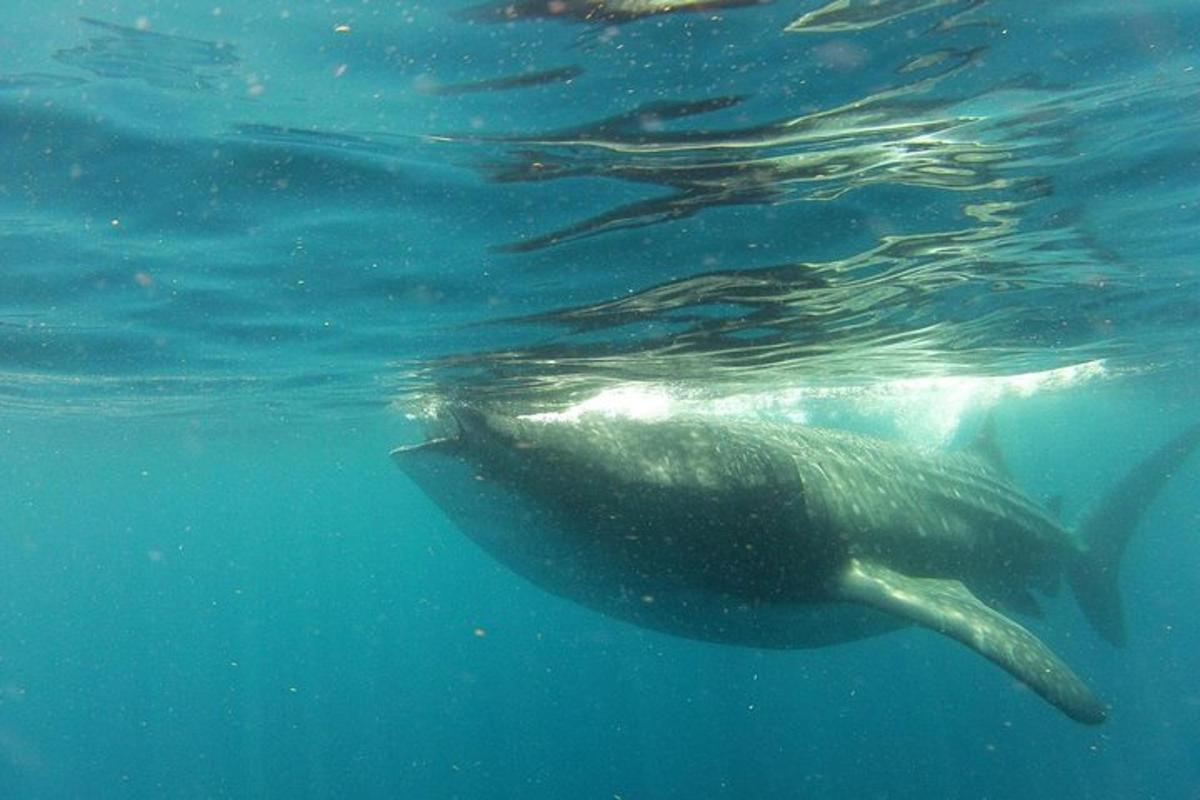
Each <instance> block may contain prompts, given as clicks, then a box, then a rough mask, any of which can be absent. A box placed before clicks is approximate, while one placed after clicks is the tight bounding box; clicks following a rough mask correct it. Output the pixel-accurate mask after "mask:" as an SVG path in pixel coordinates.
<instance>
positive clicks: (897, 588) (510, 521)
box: [393, 404, 1200, 724]
mask: <svg viewBox="0 0 1200 800" xmlns="http://www.w3.org/2000/svg"><path fill="white" fill-rule="evenodd" d="M439 416H440V422H439V424H440V426H441V427H442V428H443V429H444V430H443V431H441V433H444V434H445V435H439V436H434V437H432V438H430V439H429V440H428V441H426V442H424V443H422V444H418V445H415V446H410V447H402V448H399V449H397V450H395V451H394V452H393V458H394V459H395V461H396V463H397V464H398V465H399V467H400V468H401V469H402V470H403V471H404V472H405V473H407V475H408V476H409V477H410V478H411V479H412V480H413V481H414V482H415V483H416V484H417V485H418V486H419V487H420V488H421V489H422V490H423V491H424V492H425V493H426V494H427V495H429V496H430V498H431V499H432V500H433V501H434V502H435V503H436V504H437V505H438V506H439V507H440V508H441V509H442V510H443V511H444V512H445V513H446V515H447V516H448V517H449V518H450V519H451V521H453V522H454V523H455V524H457V525H458V526H459V527H460V528H462V529H463V531H464V532H465V533H466V534H467V535H468V536H470V537H471V538H472V539H474V540H475V541H476V542H477V543H478V544H479V545H480V546H482V547H483V549H484V550H485V551H487V552H488V553H489V554H490V555H491V556H493V557H494V558H496V559H497V560H499V561H500V562H502V563H504V564H505V565H507V566H508V567H509V568H510V569H512V570H513V571H515V572H517V573H519V574H520V575H522V576H524V577H525V578H527V579H529V580H530V581H532V582H533V583H535V584H537V585H538V586H540V587H542V588H544V589H546V590H548V591H550V592H553V593H555V594H558V595H561V596H563V597H566V598H569V599H571V600H574V601H576V602H579V603H581V604H583V605H585V606H588V607H590V608H593V609H596V610H598V611H600V612H602V613H604V614H607V615H610V616H612V617H616V618H619V619H622V620H626V621H628V622H631V623H634V624H636V625H640V626H644V627H647V628H653V629H657V630H660V631H665V632H668V633H672V634H676V635H680V636H685V637H690V638H695V639H701V640H707V641H715V642H725V643H731V644H738V645H746V646H752V647H763V648H804V647H820V646H825V645H830V644H835V643H838V642H844V641H850V640H854V639H860V638H864V637H868V636H874V635H877V634H881V633H884V632H887V631H891V630H894V629H897V628H901V627H904V626H907V625H914V624H915V625H918V626H923V627H925V628H928V629H931V630H933V631H936V632H937V633H940V634H943V635H945V636H947V637H950V638H952V639H956V640H958V641H959V642H962V643H963V644H965V645H966V646H968V647H970V648H972V649H974V650H975V651H977V652H978V653H980V654H982V655H983V656H985V657H987V658H988V659H990V660H991V661H993V662H995V663H996V664H998V665H999V666H1000V667H1002V668H1003V669H1005V670H1007V671H1008V672H1009V673H1010V674H1012V675H1013V676H1015V677H1016V678H1017V679H1018V680H1020V681H1022V682H1023V683H1024V684H1026V685H1027V686H1028V687H1029V688H1031V689H1032V690H1033V691H1035V692H1036V693H1037V694H1039V695H1041V696H1042V697H1043V698H1044V699H1045V700H1047V701H1048V702H1050V703H1051V704H1053V705H1054V706H1056V707H1057V708H1058V709H1060V710H1061V711H1063V712H1064V713H1065V714H1067V715H1068V716H1069V717H1071V718H1072V719H1075V720H1078V721H1080V722H1083V723H1089V724H1095V723H1100V722H1102V721H1103V720H1104V719H1105V717H1106V707H1105V705H1104V704H1102V703H1101V702H1100V701H1099V700H1098V699H1097V698H1096V696H1095V695H1094V694H1093V693H1092V691H1091V690H1090V689H1089V688H1088V686H1087V685H1086V684H1085V683H1084V682H1083V681H1082V680H1081V679H1080V678H1079V677H1078V676H1077V675H1076V674H1075V673H1074V672H1073V671H1072V670H1071V668H1070V667H1069V666H1067V664H1066V663H1064V662H1063V661H1062V659H1060V658H1059V657H1058V656H1057V655H1055V653H1054V652H1053V651H1052V650H1051V649H1050V648H1049V647H1048V646H1047V645H1046V644H1044V643H1043V642H1042V641H1041V639H1039V638H1038V637H1037V636H1035V635H1034V634H1033V633H1032V632H1030V631H1029V630H1028V629H1026V628H1025V627H1024V626H1022V625H1021V624H1019V623H1018V622H1016V621H1015V620H1014V619H1013V618H1012V616H1010V614H1011V613H1013V612H1025V613H1036V612H1037V610H1038V600H1037V597H1036V595H1037V594H1053V593H1055V592H1056V590H1057V587H1058V586H1059V585H1060V583H1062V582H1064V581H1065V582H1066V583H1068V584H1069V585H1070V586H1071V587H1072V588H1073V590H1074V593H1075V595H1076V597H1077V599H1078V601H1079V603H1080V606H1081V607H1082V609H1083V612H1084V615H1085V617H1086V618H1087V619H1088V620H1089V621H1090V622H1091V624H1092V625H1093V627H1094V628H1095V629H1096V630H1097V632H1098V633H1099V634H1100V635H1101V636H1102V637H1103V638H1105V639H1107V640H1108V641H1110V642H1112V643H1114V644H1120V643H1122V642H1123V640H1124V636H1125V631H1124V622H1123V619H1122V613H1121V604H1120V599H1119V597H1118V584H1117V573H1118V568H1119V564H1120V560H1121V554H1122V552H1123V551H1124V549H1125V545H1126V543H1127V542H1128V540H1129V537H1130V535H1131V534H1132V533H1133V531H1134V529H1135V528H1136V527H1137V525H1138V522H1139V521H1140V519H1141V517H1142V515H1143V512H1144V511H1145V510H1146V508H1147V507H1148V506H1149V505H1150V503H1151V502H1152V501H1153V499H1154V497H1155V496H1156V494H1157V493H1158V491H1159V490H1160V489H1161V488H1162V487H1163V486H1164V485H1165V483H1166V482H1167V480H1168V479H1169V478H1170V476H1171V474H1172V473H1173V472H1174V471H1176V470H1177V468H1178V467H1179V466H1180V465H1181V464H1182V463H1183V461H1184V460H1185V459H1186V458H1187V457H1188V455H1189V454H1190V453H1191V452H1192V451H1193V449H1195V447H1196V446H1197V444H1198V443H1200V424H1197V425H1194V426H1191V427H1189V428H1188V429H1186V430H1185V431H1183V432H1182V433H1180V434H1178V435H1177V436H1175V437H1174V438H1173V439H1171V440H1170V441H1168V442H1167V443H1166V444H1164V445H1162V446H1161V447H1159V448H1158V449H1157V450H1156V451H1154V452H1153V453H1151V454H1150V455H1148V456H1147V457H1146V458H1145V459H1144V460H1143V461H1142V462H1141V463H1140V464H1138V465H1137V466H1135V467H1134V468H1133V469H1132V470H1131V471H1130V472H1129V473H1128V476H1127V477H1126V478H1125V479H1124V480H1122V481H1120V482H1118V484H1117V485H1116V486H1114V487H1113V488H1112V489H1111V490H1110V491H1109V492H1108V493H1107V495H1106V496H1105V497H1104V498H1102V499H1101V501H1100V502H1099V503H1098V504H1096V505H1095V507H1094V510H1093V511H1092V512H1091V513H1090V514H1089V515H1087V516H1086V517H1085V519H1084V520H1083V522H1082V524H1081V525H1079V526H1078V528H1077V529H1076V530H1074V531H1069V530H1067V528H1066V527H1065V526H1064V525H1063V524H1062V523H1061V522H1060V521H1059V520H1058V519H1057V518H1056V516H1055V515H1054V514H1053V513H1051V512H1050V511H1049V510H1047V509H1045V508H1042V507H1041V506H1039V505H1038V504H1037V503H1035V502H1033V501H1032V500H1031V499H1030V498H1029V497H1028V496H1026V495H1025V494H1024V493H1023V492H1022V491H1021V490H1020V489H1018V488H1017V487H1016V485H1015V484H1014V483H1013V482H1012V480H1011V479H1010V478H1009V477H1008V475H1007V473H1006V471H1005V469H1004V466H1003V464H1002V461H1001V458H1000V456H999V451H998V449H997V448H996V447H995V444H994V440H993V439H992V437H991V436H990V435H984V436H983V437H982V438H981V440H980V441H979V442H978V443H977V444H976V446H974V447H972V448H968V449H967V450H964V451H961V452H956V453H944V454H930V453H925V452H921V451H918V450H916V449H913V448H909V447H907V446H904V445H902V444H899V443H895V442H890V441H885V440H881V439H876V438H871V437H867V436H861V435H857V434H853V433H849V432H844V431H840V430H832V429H822V428H817V427H809V426H804V425H789V424H778V423H770V422H761V421H747V420H733V419H723V418H717V417H710V416H699V415H697V416H676V417H670V418H661V419H637V418H622V417H613V416H607V415H598V414H595V415H584V416H581V417H578V418H574V419H549V418H545V417H535V416H524V417H523V416H519V415H516V414H512V413H508V412H505V411H501V410H497V409H492V408H488V407H485V406H472V405H467V404H461V405H449V406H447V408H446V409H445V410H444V412H443V413H441V414H440V415H439ZM988 428H990V426H988Z"/></svg>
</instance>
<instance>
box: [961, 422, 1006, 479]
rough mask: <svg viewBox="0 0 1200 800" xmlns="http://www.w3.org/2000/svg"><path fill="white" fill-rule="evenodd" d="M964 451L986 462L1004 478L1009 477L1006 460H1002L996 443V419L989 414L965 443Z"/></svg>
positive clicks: (1002, 457) (1001, 454) (1002, 455)
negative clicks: (967, 443)
mask: <svg viewBox="0 0 1200 800" xmlns="http://www.w3.org/2000/svg"><path fill="white" fill-rule="evenodd" d="M966 452H968V453H970V454H971V455H973V456H975V457H976V458H977V459H979V460H980V461H982V462H983V463H984V464H987V465H988V466H989V467H991V468H992V469H993V470H995V471H996V472H997V473H998V474H1000V475H1003V476H1004V477H1006V478H1009V477H1011V473H1010V472H1009V469H1008V462H1006V461H1005V460H1004V453H1003V452H1001V450H1000V445H998V444H997V443H996V419H995V417H993V416H992V415H991V414H989V415H988V416H987V418H986V419H984V421H983V427H982V428H980V429H979V433H978V434H977V435H976V436H975V439H974V441H972V442H971V443H970V444H969V445H967V447H966Z"/></svg>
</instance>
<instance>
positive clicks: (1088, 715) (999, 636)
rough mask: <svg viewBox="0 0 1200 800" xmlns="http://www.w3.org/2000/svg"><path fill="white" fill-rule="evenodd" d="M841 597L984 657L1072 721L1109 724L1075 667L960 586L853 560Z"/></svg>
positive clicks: (848, 569)
mask: <svg viewBox="0 0 1200 800" xmlns="http://www.w3.org/2000/svg"><path fill="white" fill-rule="evenodd" d="M839 585H840V594H841V596H842V597H843V598H845V599H846V600H852V601H855V602H859V603H862V604H864V605H868V606H872V607H874V608H877V609H880V610H881V611H886V612H889V613H891V614H895V615H897V616H900V617H903V618H905V619H908V620H912V621H913V622H915V623H917V624H918V625H923V626H925V627H927V628H930V629H932V630H935V631H937V632H938V633H942V634H945V635H946V636H950V637H952V638H954V639H957V640H959V641H960V642H962V643H963V644H965V645H967V646H968V647H971V648H973V649H974V650H976V651H978V652H979V653H982V654H983V655H985V656H987V657H988V658H989V659H991V660H992V661H994V662H995V663H997V664H999V665H1000V666H1001V667H1003V668H1004V669H1006V670H1008V672H1009V673H1011V674H1012V675H1014V676H1015V677H1016V678H1018V679H1019V680H1021V681H1022V682H1023V683H1025V684H1026V685H1027V686H1029V687H1030V688H1031V689H1033V690H1034V691H1035V692H1037V693H1038V694H1040V695H1041V696H1042V697H1044V698H1045V699H1046V700H1047V701H1049V702H1050V703H1051V704H1053V705H1054V706H1057V707H1058V708H1059V709H1060V710H1062V711H1063V713H1065V714H1066V715H1067V716H1069V717H1070V718H1071V719H1074V720H1077V721H1079V722H1085V723H1088V724H1097V723H1100V722H1103V721H1104V717H1105V711H1104V706H1102V705H1101V704H1100V702H1099V701H1098V700H1096V698H1095V697H1094V696H1093V695H1092V693H1091V690H1089V689H1088V687H1087V686H1086V685H1085V684H1084V683H1083V681H1081V680H1080V679H1079V678H1078V676H1076V675H1075V673H1074V672H1072V671H1071V668H1070V667H1068V666H1067V665H1066V664H1065V663H1063V661H1062V660H1061V659H1060V658H1059V657H1058V656H1056V655H1054V653H1053V652H1051V651H1050V648H1048V647H1046V645H1044V644H1043V643H1042V642H1041V641H1040V640H1039V639H1038V638H1037V637H1036V636H1034V635H1033V634H1032V633H1030V632H1029V631H1027V630H1025V628H1023V627H1021V626H1020V625H1018V624H1017V623H1016V622H1013V621H1012V620H1010V619H1009V618H1008V617H1006V616H1004V615H1003V614H1001V613H1000V612H998V611H996V610H994V609H992V608H989V607H988V606H987V605H985V604H984V603H982V602H980V600H979V599H978V598H977V597H975V595H973V594H971V593H970V592H969V591H967V588H966V587H965V586H963V585H962V584H961V583H959V582H958V581H954V580H941V579H937V578H912V577H909V576H907V575H902V574H900V573H898V572H895V571H893V570H890V569H888V568H887V567H883V566H880V565H878V564H873V563H869V562H865V561H860V560H858V559H852V560H851V561H850V564H849V566H848V567H847V569H846V571H845V572H844V573H843V574H842V577H841V581H840V584H839Z"/></svg>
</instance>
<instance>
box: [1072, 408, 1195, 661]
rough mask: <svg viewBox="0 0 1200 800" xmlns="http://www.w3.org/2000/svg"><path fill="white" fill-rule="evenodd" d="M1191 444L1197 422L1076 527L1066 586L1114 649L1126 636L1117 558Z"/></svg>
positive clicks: (1131, 474)
mask: <svg viewBox="0 0 1200 800" xmlns="http://www.w3.org/2000/svg"><path fill="white" fill-rule="evenodd" d="M1197 445H1200V423H1197V424H1195V425H1192V426H1191V427H1189V428H1187V429H1186V430H1184V431H1183V432H1182V433H1180V434H1179V435H1177V436H1176V437H1175V438H1173V439H1171V440H1170V441H1169V442H1167V443H1166V444H1164V445H1163V446H1162V447H1160V448H1158V450H1156V451H1154V452H1153V453H1151V454H1150V455H1149V456H1147V457H1146V458H1145V459H1144V460H1143V461H1142V462H1141V463H1139V464H1138V465H1137V466H1136V467H1134V468H1133V469H1132V470H1130V471H1129V473H1128V474H1127V475H1126V476H1125V478H1124V479H1122V480H1121V481H1120V482H1119V483H1117V485H1116V486H1114V487H1112V488H1111V489H1110V490H1109V491H1108V493H1107V494H1105V496H1104V497H1103V498H1102V499H1101V501H1100V502H1099V503H1098V504H1097V505H1096V506H1095V507H1094V508H1093V509H1092V510H1091V512H1090V513H1089V514H1088V516H1087V517H1086V518H1085V519H1084V521H1083V524H1082V525H1080V526H1079V538H1080V540H1081V543H1082V545H1083V551H1082V552H1081V554H1080V557H1079V558H1078V559H1077V560H1076V562H1075V564H1073V565H1072V568H1071V570H1070V572H1069V577H1070V581H1071V587H1072V588H1073V589H1074V591H1075V597H1076V598H1077V599H1078V600H1079V605H1080V607H1081V608H1082V609H1083V614H1084V616H1085V617H1087V619H1088V622H1090V623H1091V625H1092V627H1093V628H1095V630H1096V632H1097V633H1099V634H1100V636H1102V637H1103V638H1104V639H1105V640H1107V641H1109V642H1111V643H1112V644H1114V645H1116V646H1118V647H1120V646H1121V645H1123V644H1125V638H1126V634H1125V615H1124V610H1123V607H1122V604H1121V593H1120V586H1119V577H1120V567H1121V557H1122V556H1123V555H1124V553H1125V547H1126V545H1127V544H1128V543H1129V538H1130V536H1132V535H1133V532H1134V530H1135V529H1136V528H1137V526H1138V523H1140V522H1141V519H1142V517H1143V516H1144V515H1145V512H1146V509H1148V508H1149V507H1150V504H1151V503H1153V502H1154V500H1155V498H1157V497H1158V494H1159V492H1160V491H1162V488H1163V487H1164V486H1165V485H1166V484H1167V481H1168V480H1170V478H1171V476H1172V475H1173V474H1174V473H1175V472H1176V471H1177V470H1178V469H1179V467H1180V465H1181V464H1183V462H1184V461H1185V460H1186V459H1187V457H1188V456H1189V455H1191V453H1192V451H1193V450H1195V449H1196V446H1197Z"/></svg>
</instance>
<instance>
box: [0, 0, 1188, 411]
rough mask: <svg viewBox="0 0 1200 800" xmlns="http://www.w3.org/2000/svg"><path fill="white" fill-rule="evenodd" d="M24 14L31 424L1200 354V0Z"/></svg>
mask: <svg viewBox="0 0 1200 800" xmlns="http://www.w3.org/2000/svg"><path fill="white" fill-rule="evenodd" d="M18 5H19V6H21V8H19V9H15V10H14V11H13V13H24V12H25V11H28V15H27V16H28V17H29V19H30V20H31V21H30V22H29V23H27V24H25V25H23V26H22V27H21V28H20V29H19V30H16V29H15V30H12V31H9V32H8V33H6V34H5V35H4V36H5V40H6V45H7V46H6V53H7V55H6V57H5V60H4V62H3V64H2V65H0V67H2V68H3V69H4V73H3V74H2V75H0V136H2V137H3V139H4V142H5V145H6V146H5V148H4V150H3V154H2V156H0V158H2V159H3V169H2V171H0V233H2V234H3V235H2V238H0V256H2V257H3V260H4V270H3V274H2V275H0V280H2V281H3V286H2V289H3V291H2V293H0V297H2V302H3V305H2V306H0V342H2V344H3V347H2V348H0V358H2V359H3V363H2V365H0V369H2V370H3V375H2V379H0V390H2V391H3V393H4V396H5V397H6V399H7V402H9V403H12V404H21V405H25V406H30V407H33V408H35V409H42V410H51V409H52V410H54V411H58V410H61V409H64V408H68V407H74V408H101V409H104V410H106V411H119V412H123V413H124V412H130V411H137V412H148V413H157V412H160V411H167V410H170V411H180V410H188V409H190V408H192V407H194V406H196V405H201V406H207V405H211V404H220V405H226V404H233V405H234V406H237V405H238V404H244V403H249V404H252V405H261V404H270V405H271V406H272V407H274V408H279V409H284V410H286V411H287V412H289V413H295V414H301V413H314V414H318V415H319V414H321V413H324V410H328V409H331V408H338V409H342V410H343V411H345V410H349V411H352V410H353V409H355V408H362V407H370V406H377V405H380V404H385V403H387V402H389V401H390V400H391V399H393V398H394V397H396V396H397V395H400V394H403V393H404V392H405V391H409V390H412V389H414V388H418V389H419V388H420V387H422V386H427V385H428V384H429V383H430V382H431V381H433V382H437V381H441V382H446V381H449V382H451V383H453V384H454V385H455V386H458V387H464V386H468V385H469V386H470V387H471V389H472V390H478V391H487V392H501V393H511V392H526V391H529V390H535V391H536V392H537V393H538V396H539V399H542V400H547V401H551V402H554V401H559V400H562V399H563V398H564V396H575V395H576V394H578V393H579V392H581V391H584V390H590V389H594V388H595V387H597V386H603V385H607V384H610V383H613V382H621V381H629V380H638V381H669V382H672V383H673V384H678V385H683V386H691V385H694V384H697V383H699V384H702V385H703V386H705V387H707V388H709V389H712V388H713V387H721V390H726V389H728V390H734V389H736V390H739V391H744V390H752V391H753V390H763V389H770V388H772V387H777V386H780V385H786V386H795V385H822V384H829V383H846V382H849V383H861V382H863V381H867V380H875V379H878V378H880V377H881V376H882V377H887V378H904V377H911V376H930V375H947V374H950V375H995V374H1013V373H1022V372H1028V371H1038V370H1044V369H1050V368H1055V367H1061V366H1067V365H1073V364H1079V363H1085V362H1090V361H1094V360H1097V359H1104V360H1106V362H1107V364H1108V365H1109V367H1110V368H1112V369H1116V370H1144V369H1147V368H1149V369H1155V370H1157V369H1163V368H1172V367H1178V368H1185V367H1187V366H1190V365H1192V364H1193V355H1194V351H1195V344H1196V336H1197V314H1198V310H1200V309H1198V308H1197V301H1198V298H1200V292H1198V287H1197V275H1196V269H1195V263H1194V260H1193V258H1192V257H1191V253H1192V250H1193V248H1192V246H1191V245H1192V243H1193V242H1194V240H1195V224H1194V223H1195V219H1196V213H1197V208H1196V199H1195V196H1194V195H1195V192H1194V187H1195V185H1197V178H1198V177H1200V168H1198V166H1197V152H1196V138H1195V135H1194V134H1195V130H1196V123H1197V114H1198V113H1200V112H1198V111H1197V105H1196V97H1197V86H1198V78H1197V73H1196V71H1195V68H1194V67H1195V41H1196V37H1195V36H1194V35H1193V34H1195V33H1196V31H1197V29H1198V28H1200V23H1198V19H1197V17H1198V14H1197V12H1196V9H1195V7H1194V6H1193V5H1192V4H1190V3H1176V4H1172V3H1158V4H1155V5H1154V8H1153V9H1150V8H1147V9H1143V10H1141V11H1139V12H1137V13H1131V12H1129V11H1127V10H1125V9H1123V7H1121V6H1117V5H1107V4H1103V3H1071V4H1062V5H1058V6H1055V5H1049V6H1048V5H1047V4H1043V3H1020V2H951V1H950V0H946V1H945V2H901V1H900V0H889V1H887V2H869V3H868V2H857V1H856V0H845V1H841V2H831V3H829V4H827V5H823V6H822V5H821V4H819V3H797V2H792V3H788V2H774V3H754V2H744V1H740V2H734V1H733V0H730V1H729V2H721V1H720V0H709V1H708V2H682V3H670V4H669V3H661V2H657V0H622V2H610V3H602V2H592V1H591V0H565V1H564V2H558V1H557V0H555V1H554V2H540V0H538V1H535V2H517V3H511V4H505V3H497V4H494V5H484V6H476V7H466V8H462V7H455V6H454V5H453V4H450V3H445V4H429V5H426V4H415V3H394V4H390V3H364V4H345V5H341V6H338V5H326V4H320V5H318V4H313V5H296V6H293V5H290V4H282V5H271V4H255V5H253V6H239V5H236V4H235V5H233V6H230V7H218V6H212V5H208V4H178V5H172V6H163V7H158V10H156V11H155V12H154V13H146V11H145V9H140V10H139V9H138V8H135V7H133V6H126V5H123V4H120V3H118V4H116V5H113V6H112V7H110V8H106V9H105V13H104V14H100V12H99V10H96V9H91V10H89V9H83V12H86V15H84V16H80V15H79V13H83V12H78V11H76V10H75V7H74V6H69V7H68V6H65V5H64V6H63V8H62V9H58V10H57V12H56V13H49V14H47V13H45V12H44V10H43V9H44V4H33V3H18ZM25 6H28V8H25ZM35 9H36V10H37V13H35ZM18 43H19V45H20V46H19V47H18V46H17V44H18Z"/></svg>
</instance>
